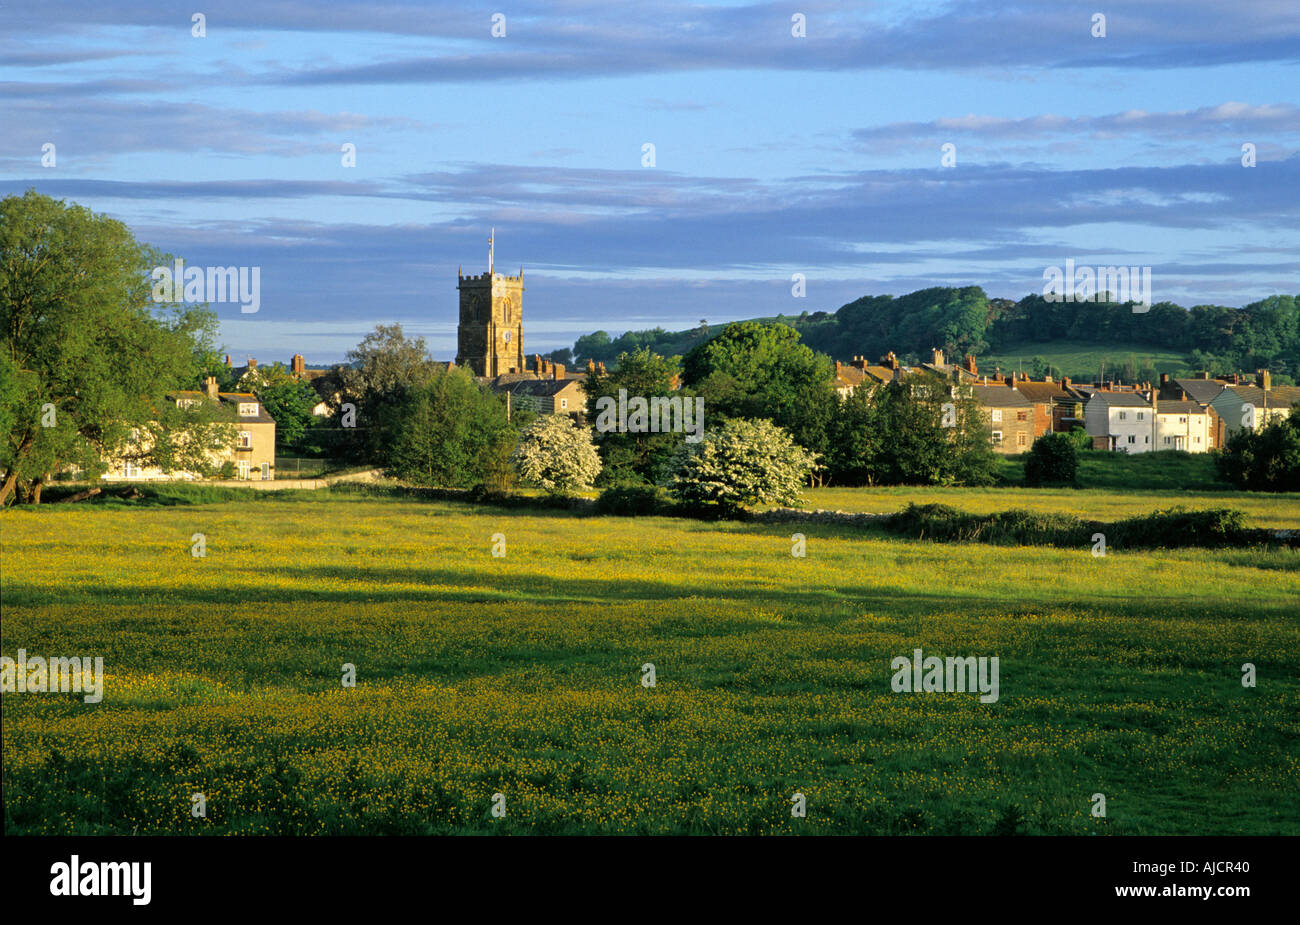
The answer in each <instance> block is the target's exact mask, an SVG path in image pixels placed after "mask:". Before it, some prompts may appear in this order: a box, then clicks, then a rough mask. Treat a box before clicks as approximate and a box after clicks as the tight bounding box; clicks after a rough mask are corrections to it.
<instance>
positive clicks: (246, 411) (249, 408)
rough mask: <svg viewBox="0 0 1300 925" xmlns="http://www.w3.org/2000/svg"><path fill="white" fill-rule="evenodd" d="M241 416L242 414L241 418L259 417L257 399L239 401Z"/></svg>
mask: <svg viewBox="0 0 1300 925" xmlns="http://www.w3.org/2000/svg"><path fill="white" fill-rule="evenodd" d="M239 416H240V417H241V418H255V417H257V402H255V401H241V402H240V403H239Z"/></svg>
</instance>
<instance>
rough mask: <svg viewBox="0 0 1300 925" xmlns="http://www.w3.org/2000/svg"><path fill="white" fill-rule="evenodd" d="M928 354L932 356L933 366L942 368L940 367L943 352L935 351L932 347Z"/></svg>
mask: <svg viewBox="0 0 1300 925" xmlns="http://www.w3.org/2000/svg"><path fill="white" fill-rule="evenodd" d="M930 353H931V354H932V357H933V363H934V365H935V366H942V365H943V351H942V350H937V349H935V348H934V347H931V348H930Z"/></svg>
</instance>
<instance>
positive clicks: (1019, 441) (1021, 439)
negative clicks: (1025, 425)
mask: <svg viewBox="0 0 1300 925" xmlns="http://www.w3.org/2000/svg"><path fill="white" fill-rule="evenodd" d="M1024 445H1025V435H1024V434H1023V433H1019V434H1016V446H1024Z"/></svg>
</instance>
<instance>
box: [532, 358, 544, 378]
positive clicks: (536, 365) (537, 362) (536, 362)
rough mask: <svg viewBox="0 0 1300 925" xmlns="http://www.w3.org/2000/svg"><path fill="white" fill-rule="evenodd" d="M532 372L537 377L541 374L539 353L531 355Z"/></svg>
mask: <svg viewBox="0 0 1300 925" xmlns="http://www.w3.org/2000/svg"><path fill="white" fill-rule="evenodd" d="M533 372H534V373H536V374H537V375H538V376H541V374H542V355H541V354H540V353H534V354H533Z"/></svg>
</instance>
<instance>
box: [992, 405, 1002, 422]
mask: <svg viewBox="0 0 1300 925" xmlns="http://www.w3.org/2000/svg"><path fill="white" fill-rule="evenodd" d="M993 423H995V424H1001V423H1002V409H1001V408H994V409H993Z"/></svg>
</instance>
